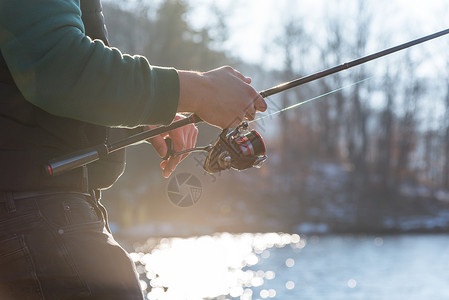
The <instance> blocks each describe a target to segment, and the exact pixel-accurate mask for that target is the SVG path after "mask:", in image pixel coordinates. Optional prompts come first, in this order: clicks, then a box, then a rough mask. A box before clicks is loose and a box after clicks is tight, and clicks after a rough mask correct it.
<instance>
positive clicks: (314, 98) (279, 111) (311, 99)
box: [248, 75, 374, 123]
mask: <svg viewBox="0 0 449 300" xmlns="http://www.w3.org/2000/svg"><path fill="white" fill-rule="evenodd" d="M373 77H374V75H373V76H371V77H368V78H365V79H362V80H359V81H357V82H353V83H351V84H348V85H346V86H343V87H340V88H338V89H335V90H332V91H330V92H327V93H324V94H321V95H319V96H316V97H313V98H310V99H308V100H305V101H302V102H299V103H296V104H293V105H290V106H288V107H285V108H283V109H281V110H278V111H275V112H272V113H269V114H267V115H264V116H261V117H259V118H257V119H254V120H252V121H250V122H248V123H253V122H257V121H260V120H262V119H265V118H268V117H271V116H273V115H277V114H280V113H281V112H284V111H287V110H289V109H292V108H295V107H297V106H300V105H302V104H306V103H307V102H311V101H314V100H317V99H319V98H323V97H325V96H328V95H331V94H333V93H336V92H338V91H341V90H343V89H346V88H349V87H351V86H354V85H357V84H359V83H362V82H365V81H367V80H369V79H371V78H373Z"/></svg>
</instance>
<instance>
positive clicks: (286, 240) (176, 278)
mask: <svg viewBox="0 0 449 300" xmlns="http://www.w3.org/2000/svg"><path fill="white" fill-rule="evenodd" d="M300 242H301V239H300V237H299V235H297V234H285V233H265V234H250V233H244V234H240V235H232V234H228V233H222V234H217V235H214V236H201V237H192V238H186V239H181V238H171V239H165V238H164V239H161V241H160V242H159V244H158V245H157V247H155V248H154V249H152V250H151V251H150V252H149V253H146V254H144V253H143V252H135V253H131V258H132V260H133V261H134V262H136V263H137V269H138V272H139V273H140V278H141V280H140V284H141V287H142V290H143V291H144V292H145V293H147V297H148V299H203V298H214V297H218V296H222V295H229V296H231V297H233V298H238V297H240V299H252V293H253V292H252V291H251V290H250V289H249V288H250V287H259V286H262V285H263V284H264V283H265V280H272V279H274V278H275V277H276V274H275V272H273V271H271V270H268V271H266V272H264V271H262V270H258V271H252V270H244V268H245V267H250V266H254V265H256V264H257V263H259V254H265V255H264V256H265V257H268V256H269V251H268V249H269V248H272V247H277V248H281V247H285V246H286V245H291V246H292V248H293V249H295V248H298V247H301V246H300V245H299V243H300ZM267 253H268V255H267ZM289 260H292V261H293V263H291V262H290V263H288V264H292V266H293V265H294V260H293V259H288V260H287V261H289ZM286 263H287V262H286ZM293 287H294V284H293V286H292V284H291V283H287V288H289V289H292V288H293ZM275 295H276V291H275V290H274V289H269V290H262V291H261V294H260V296H261V297H262V298H274V297H275Z"/></svg>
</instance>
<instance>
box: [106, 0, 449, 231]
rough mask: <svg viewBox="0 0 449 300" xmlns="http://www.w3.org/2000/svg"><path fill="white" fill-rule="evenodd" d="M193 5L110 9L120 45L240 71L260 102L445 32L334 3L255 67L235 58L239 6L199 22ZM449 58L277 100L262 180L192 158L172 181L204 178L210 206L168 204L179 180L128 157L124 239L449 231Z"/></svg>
mask: <svg viewBox="0 0 449 300" xmlns="http://www.w3.org/2000/svg"><path fill="white" fill-rule="evenodd" d="M194 2H195V1H176V0H163V1H153V2H149V1H131V0H128V1H124V0H121V1H119V2H116V1H113V0H109V1H105V2H104V3H103V5H104V14H105V17H106V24H107V27H108V31H109V39H110V44H111V45H112V46H114V47H117V48H119V49H121V50H122V51H123V52H124V53H130V54H141V55H145V56H146V57H148V58H149V61H150V63H151V64H153V65H161V66H172V67H176V68H179V69H194V70H200V71H206V70H209V69H213V68H216V67H218V66H221V65H231V66H233V67H235V68H236V69H238V70H240V71H241V72H242V73H244V74H245V75H248V76H250V77H252V78H253V85H254V86H255V87H256V89H257V90H259V91H261V90H264V89H267V88H270V87H272V86H274V85H277V84H278V83H281V82H285V81H290V80H293V79H296V78H299V77H302V76H304V75H308V74H311V73H314V72H316V71H319V70H323V69H326V68H329V67H332V66H335V65H338V64H341V63H343V62H346V61H349V60H352V59H355V58H358V57H361V56H364V55H367V54H370V53H372V52H375V51H379V50H382V49H384V48H388V47H391V46H394V45H396V44H399V43H403V42H406V41H408V40H411V39H415V38H418V37H420V36H423V35H426V34H430V33H432V32H433V31H438V30H442V29H444V26H445V25H446V26H447V24H444V22H440V24H437V25H435V26H433V27H432V26H429V24H427V23H426V24H425V25H426V26H420V25H419V24H416V23H413V22H412V21H411V18H410V19H407V18H402V19H401V18H398V19H395V20H392V19H391V18H387V19H385V20H384V19H382V18H385V17H386V16H391V15H395V13H394V11H392V9H393V8H392V7H391V5H390V4H389V3H390V1H361V0H359V1H343V2H344V3H342V1H330V2H326V3H329V4H328V5H325V6H322V7H321V11H320V13H321V17H317V16H316V14H313V13H308V12H307V11H300V12H298V13H297V14H294V13H293V14H291V15H290V16H286V17H285V18H283V19H282V20H276V24H277V25H276V31H275V32H274V33H273V32H272V31H271V32H267V33H266V35H265V36H264V46H263V47H259V48H258V49H257V51H258V53H259V55H260V53H262V54H261V55H262V57H266V60H264V61H263V62H262V63H255V62H254V61H251V60H250V59H244V58H242V56H238V55H236V53H234V52H232V51H231V49H229V45H230V43H229V41H230V39H231V37H232V34H233V32H235V28H234V29H232V30H231V29H230V28H233V25H232V22H235V20H234V21H232V20H230V18H229V10H234V11H235V10H237V9H238V7H236V6H235V5H232V4H228V5H227V6H226V7H227V9H223V6H220V5H218V4H216V3H213V2H211V3H207V2H206V3H207V4H205V3H204V2H203V4H202V5H203V6H205V8H203V10H200V11H201V13H202V14H203V15H202V17H201V18H202V19H205V20H208V21H207V22H206V21H202V22H198V20H197V19H198V18H199V17H198V11H199V10H198V9H195V10H194V9H192V6H191V5H193V4H192V3H194ZM306 2H307V1H306ZM446 11H449V10H446ZM380 12H383V13H380ZM440 13H441V20H445V19H447V17H444V13H443V12H442V11H440ZM248 18H251V16H248ZM254 18H257V15H254ZM435 19H436V20H438V16H435ZM393 21H394V22H393ZM433 21H435V20H433ZM395 22H396V23H397V22H402V23H400V24H401V27H399V28H401V30H399V31H398V30H391V29H392V27H391V26H393V25H394V24H395ZM415 22H416V20H415ZM412 23H413V24H414V26H411V25H410V24H412ZM436 23H438V22H436ZM446 23H447V22H446ZM379 24H381V25H379ZM438 26H439V27H438ZM261 30H262V29H261ZM391 32H395V34H391ZM397 32H400V34H398V33H397ZM251 41H252V37H251V36H248V43H250V42H251ZM245 46H246V45H240V47H243V48H244V47H245ZM253 46H254V45H253ZM448 46H449V39H448V38H445V37H443V38H441V39H440V40H438V41H436V42H429V44H428V45H423V46H417V47H414V48H412V49H409V50H405V51H402V52H400V53H399V54H394V55H392V56H389V57H387V58H383V59H381V60H378V61H377V62H373V63H367V64H365V65H362V66H359V67H356V68H354V69H351V70H348V71H345V72H341V73H338V74H335V75H332V76H329V77H327V78H324V79H321V80H319V81H316V82H313V83H310V84H307V85H305V86H302V87H299V88H296V89H293V90H290V91H288V92H283V93H281V94H279V95H277V96H272V97H270V98H269V99H268V103H269V109H268V111H267V113H266V114H265V116H266V117H265V118H264V119H261V120H260V121H258V122H255V123H253V124H251V125H252V127H253V128H255V129H256V130H258V132H260V133H261V135H262V136H263V138H264V140H265V144H266V147H267V155H268V160H267V162H266V163H265V164H264V165H263V166H262V168H260V169H251V170H247V171H244V172H237V171H225V172H222V173H220V174H214V175H211V174H207V173H205V172H204V170H203V168H202V162H203V161H204V159H205V155H204V154H201V153H197V154H192V155H190V156H189V157H188V158H187V159H186V160H185V161H184V162H183V163H182V164H181V165H180V166H179V167H178V168H177V170H176V171H175V173H174V174H173V175H172V178H173V177H174V176H176V175H177V174H181V173H185V174H191V175H194V176H195V177H197V178H198V179H199V181H200V188H201V197H200V199H199V201H198V203H196V204H195V205H193V206H191V207H187V208H180V207H177V206H175V205H173V204H172V203H171V202H170V200H169V197H168V189H169V188H168V183H169V180H166V179H163V178H162V176H161V170H160V168H159V163H160V158H159V157H158V156H157V155H156V153H155V152H154V151H153V150H152V148H151V146H148V145H138V146H133V147H130V148H129V149H128V150H127V161H128V165H127V171H126V172H125V174H124V175H123V176H122V178H121V179H120V180H119V182H117V183H116V184H115V185H114V187H113V188H111V189H109V190H107V191H105V192H104V197H103V198H104V200H103V202H104V203H105V205H106V207H107V208H108V211H109V212H110V220H111V223H112V225H113V228H114V230H115V231H116V232H117V234H119V235H120V234H127V235H130V234H131V235H136V236H138V235H144V236H145V237H148V236H150V235H155V236H167V235H177V236H179V235H197V234H209V233H213V232H217V231H230V232H247V231H251V232H263V231H286V232H297V233H309V232H314V233H326V232H416V231H419V232H446V231H447V230H448V229H449V68H448V67H449V56H447V48H448ZM247 47H248V48H251V45H247ZM247 56H248V55H247ZM365 79H366V81H363V82H361V83H358V84H355V85H352V84H353V83H356V82H359V81H362V80H365ZM342 87H346V88H343V89H341V90H338V91H335V90H337V89H340V88H342ZM331 91H335V92H333V93H332V94H330V95H327V96H325V97H322V98H319V99H317V100H316V101H313V102H311V103H307V104H305V105H302V106H300V107H298V108H295V109H292V110H289V111H286V112H283V113H280V114H277V113H276V112H277V111H278V110H280V109H282V108H284V107H288V106H289V105H292V104H295V103H298V102H301V101H304V100H307V99H310V98H313V97H317V96H319V95H321V94H324V93H328V92H331ZM271 114H272V115H271ZM261 116H262V115H261ZM199 127H200V136H199V140H198V144H199V145H206V144H209V143H211V142H213V141H214V140H215V139H216V138H217V136H218V134H219V133H220V130H219V129H217V128H214V127H212V126H209V125H207V124H201V125H200V126H199Z"/></svg>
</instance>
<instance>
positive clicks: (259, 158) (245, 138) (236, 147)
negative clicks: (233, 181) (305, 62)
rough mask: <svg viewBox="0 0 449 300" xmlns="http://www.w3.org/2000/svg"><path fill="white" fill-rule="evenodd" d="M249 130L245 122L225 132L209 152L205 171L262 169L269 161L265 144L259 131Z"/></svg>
mask: <svg viewBox="0 0 449 300" xmlns="http://www.w3.org/2000/svg"><path fill="white" fill-rule="evenodd" d="M247 129H248V123H247V122H243V123H241V124H240V125H239V126H237V127H236V128H235V129H234V130H232V131H231V132H229V133H228V131H229V129H225V130H223V131H222V132H221V134H220V136H219V137H218V139H217V141H216V142H215V143H214V145H213V146H212V147H211V148H210V150H209V154H208V155H207V157H206V160H205V162H204V165H203V168H204V170H206V171H207V172H208V173H217V172H220V171H224V170H227V169H230V168H232V169H235V170H245V169H249V168H252V167H260V164H261V163H262V162H264V161H265V160H266V159H267V156H266V155H265V152H266V149H265V144H264V142H263V139H262V137H261V136H260V135H259V133H257V131H255V130H251V131H248V130H247Z"/></svg>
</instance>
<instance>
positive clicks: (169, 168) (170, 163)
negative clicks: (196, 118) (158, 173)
mask: <svg viewBox="0 0 449 300" xmlns="http://www.w3.org/2000/svg"><path fill="white" fill-rule="evenodd" d="M184 118H185V117H184V116H182V115H179V114H177V115H176V117H175V119H174V121H178V120H180V119H184ZM154 127H157V126H148V127H147V128H148V129H152V128H154ZM197 136H198V128H196V126H195V125H194V124H189V125H185V126H183V127H180V128H177V129H174V130H171V131H169V132H167V133H164V134H161V135H158V136H155V137H153V138H151V139H149V142H150V143H151V144H152V145H153V147H154V149H155V150H156V152H157V153H158V154H159V156H160V157H165V155H166V154H167V151H168V149H167V145H166V143H165V140H164V139H165V138H166V137H170V138H171V140H172V144H173V150H174V151H175V152H179V151H183V150H185V149H190V148H194V147H195V145H196V138H197ZM187 155H189V153H186V154H183V155H179V156H171V157H169V158H168V159H167V160H164V161H162V162H161V164H160V165H161V168H162V176H164V177H165V178H168V177H169V176H170V174H171V173H172V172H173V170H174V169H175V168H176V166H177V165H178V164H179V163H180V162H181V161H182V160H183V159H184V158H186V157H187Z"/></svg>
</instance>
